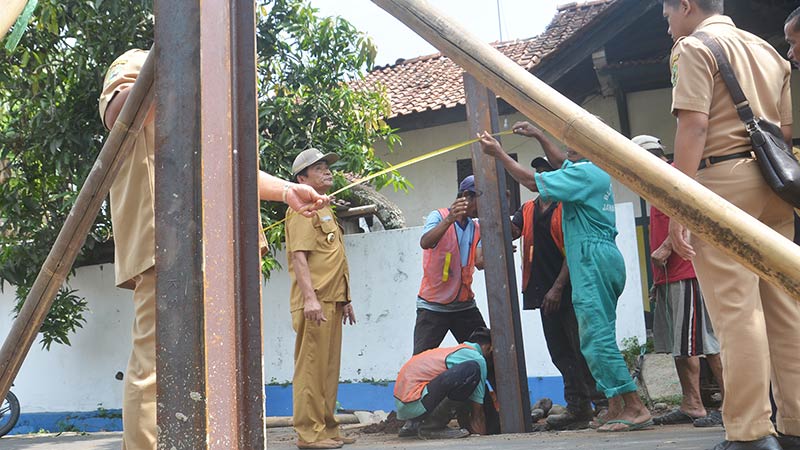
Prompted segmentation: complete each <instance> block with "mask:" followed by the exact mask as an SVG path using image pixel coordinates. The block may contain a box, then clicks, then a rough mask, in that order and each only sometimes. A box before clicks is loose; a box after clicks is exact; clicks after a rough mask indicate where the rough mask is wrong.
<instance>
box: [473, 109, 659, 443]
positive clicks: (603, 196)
mask: <svg viewBox="0 0 800 450" xmlns="http://www.w3.org/2000/svg"><path fill="white" fill-rule="evenodd" d="M512 130H513V131H514V133H516V134H519V135H522V136H527V137H532V136H534V135H535V134H536V131H537V130H536V128H535V127H534V126H533V125H531V124H530V123H528V122H517V123H515V124H514V126H513V127H512ZM479 138H480V144H481V148H482V150H483V152H484V153H486V154H487V155H489V156H492V157H494V158H496V159H498V160H500V162H501V163H502V164H503V166H504V167H505V169H506V171H508V173H509V174H511V176H512V177H514V179H515V180H517V182H519V183H520V184H522V185H523V186H525V187H527V188H528V189H530V190H531V191H534V192H539V195H541V196H542V197H543V198H544V199H545V200H546V201H556V202H562V203H563V204H564V206H563V208H564V211H563V227H564V246H565V250H566V256H567V266H568V267H569V272H570V276H571V279H572V303H573V305H574V307H575V315H576V317H577V319H578V328H579V334H580V339H581V352H582V353H583V356H584V358H586V362H587V363H588V364H589V369H590V371H591V372H592V375H593V376H594V378H595V380H596V381H597V387H598V390H600V391H602V392H603V393H605V395H606V397H607V398H608V399H609V409H608V414H607V415H606V416H605V418H604V423H603V425H602V426H601V427H600V428H598V431H632V430H638V429H642V428H645V427H648V426H650V425H652V424H653V421H652V418H651V416H650V412H649V411H648V410H647V408H646V407H645V406H644V404H643V403H642V400H641V399H640V398H639V394H638V393H637V391H636V382H634V381H633V379H632V378H631V375H630V373H629V372H628V367H627V366H626V365H625V361H624V360H623V358H622V355H621V354H620V352H619V348H618V347H617V342H616V319H617V314H616V309H617V300H618V299H619V296H620V294H622V289H623V288H624V287H625V262H624V260H623V259H622V254H621V253H620V251H619V249H618V248H617V244H616V242H615V241H614V238H615V237H616V235H617V228H616V216H615V211H614V193H613V192H612V190H611V177H610V176H609V175H608V174H607V173H605V172H604V171H603V170H601V169H600V168H599V167H597V166H595V165H594V164H592V162H591V161H589V160H587V159H586V158H584V157H583V156H581V155H580V154H579V153H578V152H576V151H575V150H573V149H568V151H567V155H566V158H565V156H564V155H563V154H562V153H561V152H559V151H558V150H557V149H555V148H547V147H545V153H546V154H547V158H548V159H549V161H550V162H551V164H552V165H553V167H561V169H559V170H555V171H552V172H544V173H534V172H533V171H531V170H529V169H527V168H525V167H523V166H521V165H520V164H519V163H517V162H516V161H514V160H513V159H511V157H510V156H509V155H508V154H507V153H506V152H505V151H504V150H503V148H502V147H501V146H500V143H499V142H497V140H496V139H494V138H493V137H492V136H491V135H490V134H489V133H488V132H484V133H483V134H482V135H479Z"/></svg>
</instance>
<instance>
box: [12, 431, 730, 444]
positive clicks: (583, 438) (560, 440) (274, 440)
mask: <svg viewBox="0 0 800 450" xmlns="http://www.w3.org/2000/svg"><path fill="white" fill-rule="evenodd" d="M348 433H349V434H350V435H354V436H357V437H358V438H359V440H358V442H356V443H355V444H353V445H348V446H347V448H348V449H352V450H357V449H415V450H417V449H419V450H423V449H453V450H497V449H498V448H499V447H501V448H502V449H503V450H529V449H532V448H534V449H535V448H541V449H547V450H652V449H659V450H662V449H663V450H705V449H709V448H711V447H713V446H714V445H715V444H716V443H718V442H719V441H721V440H722V439H723V438H724V431H723V430H722V428H705V429H702V428H694V427H692V426H691V425H689V426H667V427H654V428H652V429H650V430H644V431H634V432H629V433H609V434H601V433H598V432H596V431H593V430H584V431H567V432H560V433H556V432H549V433H531V434H508V435H500V436H476V437H468V438H466V439H458V440H455V441H421V440H418V439H399V438H397V437H396V436H390V435H386V434H360V433H358V432H357V431H356V430H350V431H349V432H348ZM121 436H122V435H121V434H120V433H93V434H88V435H80V434H75V433H63V434H61V435H26V436H10V437H9V436H6V437H4V438H0V448H2V449H3V450H22V449H25V450H119V449H120V448H121V442H122V438H121ZM294 439H295V437H294V433H293V432H292V430H291V428H278V429H269V430H268V431H267V447H268V448H269V450H296V448H297V447H295V445H294Z"/></svg>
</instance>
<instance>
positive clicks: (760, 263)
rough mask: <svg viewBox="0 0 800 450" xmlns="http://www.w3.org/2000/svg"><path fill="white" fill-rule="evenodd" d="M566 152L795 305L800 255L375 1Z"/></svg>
mask: <svg viewBox="0 0 800 450" xmlns="http://www.w3.org/2000/svg"><path fill="white" fill-rule="evenodd" d="M372 1H373V2H374V3H376V4H377V5H378V6H380V7H381V8H383V9H385V10H386V11H387V12H389V13H390V14H391V15H393V16H394V17H395V18H397V19H398V20H400V21H401V22H403V23H405V24H406V25H407V26H408V27H409V28H411V29H412V30H414V31H415V32H416V33H418V34H419V35H420V36H422V37H423V38H424V39H425V40H427V41H428V42H430V43H431V44H433V45H434V46H435V47H437V48H438V49H439V50H441V51H442V52H443V53H444V54H445V55H447V56H448V57H449V58H450V59H452V60H453V61H454V62H455V63H456V64H458V65H460V66H461V67H463V68H464V70H465V71H467V72H469V73H470V74H472V75H473V76H474V77H475V78H477V79H478V80H479V81H480V82H481V83H483V84H484V85H485V86H487V87H488V88H490V89H492V90H493V91H494V92H496V93H497V94H498V95H500V96H501V97H502V98H503V99H505V100H506V101H507V102H508V103H510V104H511V105H513V106H514V107H515V108H517V109H518V110H519V111H520V112H522V113H523V114H525V115H526V116H528V117H529V118H531V119H532V120H534V121H535V122H536V123H538V124H539V125H540V126H541V127H542V128H544V129H545V130H547V131H548V132H549V133H550V134H552V135H553V136H555V137H556V138H557V139H558V140H560V141H562V142H564V143H565V144H566V145H568V146H570V147H572V148H575V149H576V150H578V151H579V152H581V153H582V154H584V155H585V156H587V157H588V158H590V159H591V160H592V161H593V162H594V163H595V164H597V165H598V166H600V167H601V168H603V169H604V170H605V171H606V172H608V173H609V174H610V175H611V176H612V177H614V178H616V179H617V180H619V181H621V182H622V183H623V184H625V185H626V186H628V187H629V188H631V189H632V190H633V191H634V192H636V193H638V194H639V195H641V196H642V197H644V198H646V199H647V200H648V201H650V202H652V203H653V204H654V205H656V206H657V207H658V208H659V209H661V210H662V211H664V212H665V213H666V214H668V215H669V216H671V217H674V218H676V219H678V220H680V221H681V223H683V224H685V225H686V226H687V227H688V228H689V229H690V230H691V231H692V232H693V233H694V234H696V235H698V236H700V237H702V238H703V239H704V240H706V241H707V242H709V243H710V244H712V245H713V246H715V247H716V248H718V249H720V250H722V251H724V252H725V253H726V254H728V255H730V256H731V257H733V258H734V259H736V260H737V261H738V262H740V263H741V264H743V265H744V266H746V267H747V268H749V269H750V270H752V271H753V272H755V273H756V274H758V275H760V276H761V277H763V278H765V279H767V280H769V281H771V282H773V283H775V284H776V285H777V286H779V287H781V288H782V289H784V290H786V291H787V292H788V293H789V294H791V295H792V296H793V297H794V298H795V299H796V300H800V247H798V246H797V245H794V244H793V243H792V242H791V241H789V240H788V239H786V238H785V237H783V236H781V235H780V234H779V233H777V232H775V231H774V230H772V229H771V228H769V227H768V226H766V225H764V224H763V223H761V222H759V221H758V220H757V219H755V218H754V217H752V216H750V215H749V214H747V213H745V212H743V211H741V210H740V209H738V208H736V207H735V206H733V205H732V204H730V203H729V202H727V201H726V200H724V199H723V198H721V197H720V196H718V195H716V194H715V193H713V192H711V191H710V190H708V189H706V188H705V187H703V186H702V185H700V184H699V183H697V182H695V181H694V180H693V179H691V178H689V177H688V176H686V175H684V174H683V173H682V172H680V171H678V170H677V169H674V168H672V167H669V166H667V165H665V164H663V162H662V161H660V160H659V159H658V158H657V157H655V156H653V155H651V154H650V153H649V152H645V151H642V149H641V148H640V147H639V146H638V145H636V144H634V143H633V142H631V141H630V140H629V139H627V138H626V137H624V136H623V135H621V134H619V133H618V132H616V131H615V130H614V129H612V128H611V127H609V126H607V125H606V124H604V123H603V122H602V121H600V120H599V119H598V118H597V117H595V116H593V115H592V114H590V113H589V112H587V111H586V110H584V109H583V108H581V107H580V106H578V105H576V104H575V103H573V102H572V101H570V100H569V99H568V98H566V97H564V96H563V95H561V94H560V93H558V92H557V91H555V90H554V89H552V88H551V87H550V86H548V85H547V84H545V83H544V82H542V81H541V80H539V79H538V78H536V77H535V76H533V75H532V74H530V73H529V72H528V71H526V70H525V69H523V68H522V67H520V66H519V65H517V64H516V63H514V62H513V61H511V60H510V59H508V58H507V57H506V56H504V55H503V54H502V53H500V52H499V51H497V50H495V49H494V48H492V47H491V46H489V45H488V44H485V43H483V42H481V41H480V40H479V39H478V38H476V37H475V36H473V35H472V34H471V33H470V32H468V31H467V30H466V29H465V28H463V27H461V26H460V25H458V24H457V23H456V22H455V21H454V20H452V19H450V18H448V17H446V16H444V15H443V14H442V13H441V12H439V11H438V10H436V9H435V8H433V7H431V6H430V5H429V4H428V3H427V2H425V1H424V0H372Z"/></svg>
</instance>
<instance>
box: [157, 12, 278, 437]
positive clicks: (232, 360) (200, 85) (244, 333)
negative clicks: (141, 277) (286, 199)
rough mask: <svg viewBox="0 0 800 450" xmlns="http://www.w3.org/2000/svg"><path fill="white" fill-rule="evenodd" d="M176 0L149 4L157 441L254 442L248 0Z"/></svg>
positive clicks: (257, 322)
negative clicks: (153, 47)
mask: <svg viewBox="0 0 800 450" xmlns="http://www.w3.org/2000/svg"><path fill="white" fill-rule="evenodd" d="M174 3H175V2H168V1H160V2H157V3H156V18H157V20H156V40H157V41H158V42H163V45H164V48H163V50H162V51H161V52H160V53H159V54H158V60H157V62H158V65H157V73H156V89H157V98H158V101H157V110H156V116H157V118H158V119H157V128H156V143H157V148H156V158H157V162H156V166H157V169H156V227H157V228H156V229H157V233H156V248H157V252H156V273H157V295H158V315H157V327H158V343H157V345H158V351H159V353H158V396H159V397H158V407H159V411H158V424H159V429H160V435H159V444H158V446H159V449H162V448H163V449H172V448H176V449H182V448H186V449H233V448H236V449H245V448H246V449H250V448H253V449H263V448H265V439H264V436H265V433H264V384H263V370H262V365H261V361H262V356H261V298H260V292H261V291H260V279H259V257H258V235H257V233H258V223H259V221H258V194H257V182H256V180H257V159H258V158H257V151H256V149H257V144H256V139H257V135H256V130H257V125H256V120H257V119H256V117H257V114H256V103H255V102H256V97H255V28H254V26H255V15H254V4H253V3H252V2H246V3H247V4H243V3H245V2H241V1H235V0H205V1H202V2H200V1H197V0H196V1H194V2H188V4H187V2H183V3H181V4H174ZM162 118H163V119H162Z"/></svg>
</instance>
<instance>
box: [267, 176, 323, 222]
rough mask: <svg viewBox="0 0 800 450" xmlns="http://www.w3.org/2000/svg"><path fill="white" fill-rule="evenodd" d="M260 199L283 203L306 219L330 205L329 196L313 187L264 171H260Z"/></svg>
mask: <svg viewBox="0 0 800 450" xmlns="http://www.w3.org/2000/svg"><path fill="white" fill-rule="evenodd" d="M258 198H259V199H260V200H272V201H276V202H279V201H282V202H284V203H286V204H287V205H289V207H290V208H292V209H293V210H295V211H297V212H299V213H301V214H303V215H304V216H306V217H311V216H313V215H314V211H316V210H318V209H320V208H322V207H323V206H325V205H327V204H328V203H330V198H328V196H327V195H320V194H319V193H317V191H315V190H314V188H312V187H311V186H308V185H306V184H298V183H292V182H289V181H285V180H282V179H280V178H278V177H275V176H272V175H270V174H268V173H266V172H264V171H263V170H259V171H258Z"/></svg>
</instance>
